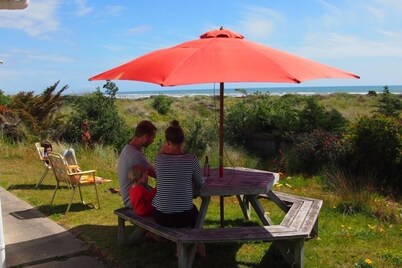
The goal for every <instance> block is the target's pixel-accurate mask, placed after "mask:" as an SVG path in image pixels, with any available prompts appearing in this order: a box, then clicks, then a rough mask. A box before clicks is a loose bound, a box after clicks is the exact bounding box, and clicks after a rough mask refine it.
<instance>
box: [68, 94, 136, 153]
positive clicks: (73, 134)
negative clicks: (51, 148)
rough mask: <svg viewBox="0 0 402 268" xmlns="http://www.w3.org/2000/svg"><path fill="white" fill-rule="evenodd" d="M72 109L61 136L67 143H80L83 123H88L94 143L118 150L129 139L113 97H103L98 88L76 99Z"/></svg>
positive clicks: (126, 128)
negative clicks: (111, 146) (110, 146)
mask: <svg viewBox="0 0 402 268" xmlns="http://www.w3.org/2000/svg"><path fill="white" fill-rule="evenodd" d="M73 107H74V108H75V109H74V112H73V114H72V116H71V118H70V120H69V121H68V123H67V126H66V128H65V131H64V133H63V134H62V136H61V137H62V138H63V139H64V140H66V141H67V142H72V143H78V142H81V137H82V134H83V131H82V129H81V127H82V125H83V123H84V122H88V123H89V126H90V134H91V139H92V142H94V143H98V144H106V145H113V146H114V147H115V148H117V149H118V150H120V149H121V148H122V147H123V146H124V144H125V143H126V142H127V140H128V139H129V138H130V137H131V136H130V133H129V130H128V127H127V126H126V124H125V122H124V121H123V119H122V118H121V117H120V116H119V114H118V110H117V107H116V105H115V103H114V97H113V96H112V95H108V96H105V95H104V94H103V93H102V92H101V91H100V89H99V88H97V90H96V91H95V92H94V93H91V94H88V95H84V96H82V97H78V98H76V99H75V100H74V103H73Z"/></svg>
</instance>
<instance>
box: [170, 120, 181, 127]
mask: <svg viewBox="0 0 402 268" xmlns="http://www.w3.org/2000/svg"><path fill="white" fill-rule="evenodd" d="M170 126H172V127H179V126H180V123H179V121H177V120H173V121H172V122H170Z"/></svg>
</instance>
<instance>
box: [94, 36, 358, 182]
mask: <svg viewBox="0 0 402 268" xmlns="http://www.w3.org/2000/svg"><path fill="white" fill-rule="evenodd" d="M319 78H359V76H357V75H355V74H352V73H348V72H345V71H342V70H339V69H336V68H333V67H330V66H326V65H323V64H320V63H317V62H313V61H311V60H308V59H304V58H301V57H297V56H295V55H292V54H289V53H286V52H282V51H279V50H276V49H273V48H270V47H267V46H263V45H261V44H257V43H254V42H250V41H247V40H245V39H244V37H243V36H242V35H240V34H238V33H235V32H233V31H230V30H226V29H222V28H221V29H219V30H214V31H210V32H207V33H204V34H203V35H201V36H200V39H197V40H192V41H188V42H184V43H182V44H179V45H177V46H173V47H170V48H165V49H160V50H156V51H154V52H150V53H148V54H145V55H143V56H141V57H139V58H137V59H134V60H132V61H129V62H127V63H125V64H123V65H120V66H118V67H115V68H113V69H110V70H108V71H105V72H103V73H100V74H98V75H95V76H93V77H91V78H89V80H90V81H92V80H116V79H117V80H136V81H143V82H150V83H155V84H159V85H161V86H177V85H188V84H202V83H220V127H219V170H220V172H219V175H220V177H223V118H224V117H223V95H224V82H290V83H300V82H302V81H306V80H311V79H319Z"/></svg>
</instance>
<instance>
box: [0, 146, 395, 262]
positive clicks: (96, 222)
mask: <svg viewBox="0 0 402 268" xmlns="http://www.w3.org/2000/svg"><path fill="white" fill-rule="evenodd" d="M0 142H1V144H0V145H1V146H0V186H1V187H3V188H5V189H6V190H8V191H10V192H11V193H13V194H15V195H16V196H18V197H19V198H21V199H23V200H25V201H27V202H28V203H30V204H32V205H33V206H34V207H36V208H38V209H39V210H40V211H42V212H43V213H44V214H45V215H47V216H48V217H49V218H50V219H52V220H54V221H56V222H57V223H59V224H60V225H62V226H64V227H65V228H66V229H68V230H70V231H71V232H72V233H74V234H75V235H77V236H78V237H79V238H81V239H83V240H84V241H86V242H87V243H88V244H89V245H91V250H92V251H93V253H95V254H96V255H98V256H99V257H100V258H101V259H103V261H104V262H105V263H107V264H108V266H113V267H177V260H176V257H175V245H173V244H172V243H156V242H146V243H144V244H141V245H137V246H133V247H130V248H125V249H121V248H118V247H117V246H116V245H117V218H116V217H115V215H114V214H113V210H114V209H116V208H119V207H120V206H121V204H122V201H121V197H120V195H118V194H113V193H111V192H110V191H109V190H108V189H109V188H118V183H117V174H116V163H117V153H116V152H115V151H114V150H113V149H111V148H108V147H101V146H97V147H95V148H94V149H90V150H86V149H84V148H82V147H80V146H78V147H75V149H76V152H77V157H78V161H79V164H80V166H81V167H82V169H97V171H98V172H97V175H99V176H102V177H105V178H109V179H112V182H111V183H108V184H105V185H101V186H100V187H99V189H100V191H99V192H100V199H101V205H102V208H101V209H100V210H97V209H92V208H91V207H90V206H84V205H81V204H79V203H78V200H79V198H78V196H76V199H75V202H74V204H73V206H72V207H71V211H70V212H69V213H68V214H67V215H64V214H63V213H64V211H65V209H66V206H67V200H68V197H69V193H70V192H69V191H67V189H60V190H59V191H58V193H57V195H56V198H55V202H54V204H53V206H50V205H49V203H50V200H51V196H52V192H53V187H54V185H55V180H54V177H53V174H52V173H49V174H48V175H47V177H46V178H45V180H44V183H43V185H42V186H41V187H40V188H39V189H36V190H35V189H34V186H35V184H36V182H37V180H38V178H39V177H40V175H41V174H42V171H43V166H42V164H41V162H40V161H39V159H38V157H37V154H36V151H35V146H34V144H33V143H32V144H23V143H20V144H14V145H9V144H6V143H4V142H2V141H0ZM54 147H55V148H54V150H56V151H62V150H63V149H64V148H66V147H68V145H67V144H61V145H58V146H54ZM250 167H251V166H250ZM274 190H277V191H282V192H288V193H291V194H296V195H301V196H308V197H313V198H319V199H322V200H324V205H323V207H322V209H321V213H320V216H319V236H318V238H315V239H312V240H309V241H307V242H306V243H305V249H304V254H305V267H353V266H354V264H355V263H357V262H358V261H359V260H361V259H362V260H364V259H370V260H371V261H372V267H402V252H401V250H400V247H401V245H402V220H401V217H402V215H401V213H402V208H401V204H400V203H395V202H391V201H390V200H389V199H387V198H385V197H380V196H378V197H377V196H376V198H375V200H374V201H373V202H378V204H379V205H378V206H379V207H384V209H390V210H391V211H392V213H394V214H395V217H393V218H392V219H393V220H390V221H385V220H380V219H379V218H378V217H375V216H373V215H371V214H370V213H366V212H361V213H355V214H351V215H346V214H344V213H342V211H340V210H339V206H338V205H339V204H340V202H341V201H342V200H340V198H339V197H338V196H337V195H335V194H334V193H332V192H330V191H329V190H328V189H326V188H325V184H323V183H322V180H321V179H320V178H311V179H303V178H300V177H287V176H283V177H282V178H281V180H280V183H279V184H278V186H276V187H275V189H274ZM92 191H93V190H91V189H89V188H86V189H84V193H83V194H84V199H85V200H86V201H87V202H89V201H92V202H95V195H94V193H93V192H92ZM373 196H374V194H373ZM195 202H196V204H197V205H198V206H199V204H200V200H199V199H196V200H195ZM262 202H263V206H264V207H265V208H266V210H267V211H269V213H270V217H271V218H272V219H273V220H274V222H276V223H278V222H279V221H280V220H281V218H282V217H283V213H282V212H281V211H280V210H279V209H278V208H277V207H275V206H274V205H273V204H272V203H271V202H268V201H262ZM225 218H226V222H225V224H226V225H239V224H247V223H245V222H244V220H243V219H242V213H241V211H240V209H239V207H238V204H237V200H236V198H235V197H227V198H225ZM252 221H253V223H255V224H258V220H257V217H256V216H255V215H252ZM206 224H207V227H208V226H209V227H211V226H218V224H219V201H218V200H217V199H213V200H212V203H211V205H210V209H209V211H208V214H207V218H206ZM268 246H269V245H268V244H266V243H259V242H256V243H243V244H240V243H233V244H211V245H208V244H207V245H206V249H207V258H205V259H199V258H196V260H195V262H194V267H265V266H267V265H268V263H269V262H268V260H265V259H262V257H263V255H264V252H265V250H266V249H267V247H268Z"/></svg>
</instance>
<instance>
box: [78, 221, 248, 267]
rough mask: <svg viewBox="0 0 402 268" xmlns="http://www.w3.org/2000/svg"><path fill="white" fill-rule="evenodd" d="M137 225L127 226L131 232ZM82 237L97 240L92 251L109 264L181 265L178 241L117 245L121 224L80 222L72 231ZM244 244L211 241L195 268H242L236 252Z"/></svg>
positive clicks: (109, 265) (130, 265)
mask: <svg viewBox="0 0 402 268" xmlns="http://www.w3.org/2000/svg"><path fill="white" fill-rule="evenodd" d="M134 228H135V227H134V226H132V225H129V224H128V225H127V226H126V235H129V234H130V233H131V232H132V231H133V230H134ZM70 231H71V232H72V233H73V234H74V235H75V236H77V237H78V238H82V237H85V238H86V239H88V238H89V240H91V241H92V242H93V243H94V246H92V247H91V252H92V253H93V254H95V255H96V256H97V257H98V258H100V259H102V260H103V261H104V262H105V263H107V267H147V268H148V267H164V268H173V267H177V265H178V262H177V257H176V244H175V243H173V242H171V241H168V240H166V241H165V242H156V241H153V240H150V239H147V240H145V241H144V242H143V243H141V244H134V245H131V246H125V247H118V246H117V226H100V225H80V226H77V227H75V228H73V229H71V230H70ZM241 246H242V244H241V243H222V244H207V245H206V253H207V257H206V258H200V257H198V256H196V257H195V260H194V263H193V268H201V267H211V268H214V267H216V268H218V267H219V268H220V267H238V262H237V261H236V255H237V253H238V250H239V249H240V248H241Z"/></svg>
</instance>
